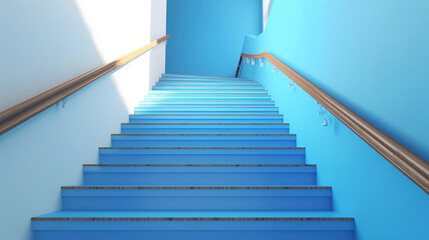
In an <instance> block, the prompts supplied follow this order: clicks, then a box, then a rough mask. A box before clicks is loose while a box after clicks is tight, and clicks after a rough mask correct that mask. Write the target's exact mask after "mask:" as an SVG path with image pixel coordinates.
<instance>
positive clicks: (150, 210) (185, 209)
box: [32, 74, 355, 240]
mask: <svg viewBox="0 0 429 240" xmlns="http://www.w3.org/2000/svg"><path fill="white" fill-rule="evenodd" d="M296 137H297V136H296V135H295V134H290V133H289V125H288V124H287V123H283V116H282V115H280V114H279V111H278V108H277V107H275V102H274V101H273V100H272V99H271V96H270V95H269V93H268V92H267V91H266V90H265V89H264V87H263V86H262V85H261V84H259V83H258V82H255V81H251V80H247V79H240V78H222V77H207V76H191V75H174V74H164V75H163V76H162V78H160V80H159V82H158V83H157V85H156V86H154V87H153V89H152V91H151V92H149V94H148V95H147V96H146V97H145V99H144V101H142V102H141V103H140V105H139V106H138V107H136V108H135V114H134V115H130V118H129V123H124V124H122V125H121V134H113V135H112V138H111V147H101V148H100V149H99V161H100V162H99V164H87V165H84V166H83V174H84V185H82V186H64V187H62V189H61V195H62V211H60V212H55V213H50V214H47V215H42V216H38V217H34V218H32V228H33V231H34V239H35V240H42V239H43V240H45V239H64V240H67V239H80V240H86V239H91V240H93V239H130V240H134V239H151V240H154V239H172V238H174V239H188V240H189V239H209V240H212V239H213V240H214V239H224V240H232V239H246V240H254V239H293V240H294V239H300V240H301V239H312V240H315V239H318V240H322V239H329V240H333V239H344V240H346V239H354V235H355V232H354V228H355V224H354V219H353V218H351V217H348V216H347V217H345V216H342V215H340V214H338V213H336V212H335V211H333V209H332V191H333V189H332V188H331V187H330V186H318V185H317V181H316V179H317V178H316V166H315V165H309V164H305V151H306V150H305V148H303V147H297V146H296Z"/></svg>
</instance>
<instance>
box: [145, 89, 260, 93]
mask: <svg viewBox="0 0 429 240" xmlns="http://www.w3.org/2000/svg"><path fill="white" fill-rule="evenodd" d="M150 92H151V93H156V92H268V91H267V90H257V89H251V90H240V89H239V90H237V89H222V90H202V89H186V90H182V89H180V90H174V89H172V90H152V91H150Z"/></svg>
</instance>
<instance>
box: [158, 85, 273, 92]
mask: <svg viewBox="0 0 429 240" xmlns="http://www.w3.org/2000/svg"><path fill="white" fill-rule="evenodd" d="M152 90H153V91H188V90H189V91H194V90H198V91H234V92H235V91H261V90H263V91H265V90H264V88H263V87H262V86H261V87H255V86H173V87H169V86H158V87H157V86H154V87H152Z"/></svg>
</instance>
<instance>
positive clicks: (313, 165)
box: [83, 164, 316, 167]
mask: <svg viewBox="0 0 429 240" xmlns="http://www.w3.org/2000/svg"><path fill="white" fill-rule="evenodd" d="M83 166H84V167H316V164H83Z"/></svg>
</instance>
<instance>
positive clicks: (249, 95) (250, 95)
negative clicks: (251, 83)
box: [145, 94, 271, 98]
mask: <svg viewBox="0 0 429 240" xmlns="http://www.w3.org/2000/svg"><path fill="white" fill-rule="evenodd" d="M157 95H159V94H151V95H148V96H145V97H155V96H157ZM160 96H163V97H165V96H168V97H190V96H191V97H264V98H267V97H271V95H252V94H244V95H226V94H225V95H220V96H219V95H160Z"/></svg>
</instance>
